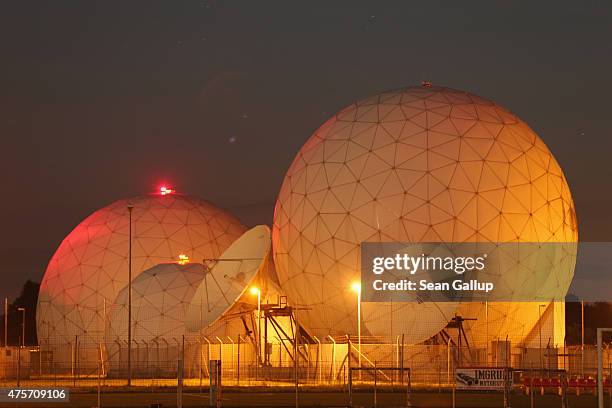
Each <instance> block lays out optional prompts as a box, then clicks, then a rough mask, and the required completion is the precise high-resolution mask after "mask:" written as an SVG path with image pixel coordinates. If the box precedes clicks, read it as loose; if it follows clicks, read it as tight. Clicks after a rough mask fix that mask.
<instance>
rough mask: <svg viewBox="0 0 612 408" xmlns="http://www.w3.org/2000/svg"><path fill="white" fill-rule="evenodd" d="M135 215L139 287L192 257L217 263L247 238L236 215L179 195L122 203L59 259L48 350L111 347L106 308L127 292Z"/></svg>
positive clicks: (44, 316) (68, 242)
mask: <svg viewBox="0 0 612 408" xmlns="http://www.w3.org/2000/svg"><path fill="white" fill-rule="evenodd" d="M128 205H131V206H133V210H132V279H136V278H137V277H138V275H139V274H140V273H141V272H142V271H145V270H147V269H149V268H151V267H153V266H155V265H158V264H161V263H168V262H176V261H177V260H178V258H179V255H184V256H186V257H188V258H190V259H191V260H194V261H195V262H198V261H201V260H202V259H204V258H215V257H218V256H219V255H221V253H222V252H223V251H224V250H225V249H226V248H227V247H228V246H229V245H230V244H231V243H232V242H233V241H234V240H235V239H236V238H237V237H239V236H240V235H241V234H242V233H243V232H244V231H245V227H244V226H243V225H242V224H241V223H240V222H239V221H238V220H237V219H236V218H234V217H233V216H232V215H230V214H229V213H227V212H225V211H223V210H221V209H219V208H216V207H215V206H213V205H212V204H210V203H208V202H206V201H204V200H201V199H199V198H195V197H190V196H184V195H178V194H165V195H162V194H152V195H143V196H138V197H134V198H130V199H127V200H119V201H116V202H114V203H112V204H110V205H109V206H107V207H104V208H102V209H100V210H98V211H96V212H94V213H93V214H91V215H90V216H89V217H87V218H86V219H85V220H83V221H82V222H81V223H80V224H79V225H77V226H76V228H75V229H74V230H72V232H70V234H68V236H67V237H66V238H65V239H64V240H63V241H62V243H61V244H60V246H59V248H58V249H57V251H56V252H55V254H54V255H53V257H52V258H51V260H50V262H49V265H48V267H47V270H46V272H45V275H44V277H43V281H42V283H41V286H40V293H39V298H38V307H37V313H36V320H37V330H38V337H39V341H40V342H41V343H58V344H66V343H67V342H68V341H72V340H73V339H74V338H75V336H78V339H79V340H78V341H79V342H81V343H88V342H90V343H95V344H98V343H99V342H101V341H103V340H104V304H106V305H107V306H110V305H111V304H112V303H113V302H114V300H115V299H116V297H117V295H118V294H119V291H120V290H121V289H123V288H124V287H125V286H126V285H127V280H128V247H129V225H130V224H129V211H128Z"/></svg>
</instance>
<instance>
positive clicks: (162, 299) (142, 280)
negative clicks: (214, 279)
mask: <svg viewBox="0 0 612 408" xmlns="http://www.w3.org/2000/svg"><path fill="white" fill-rule="evenodd" d="M203 278H204V265H202V264H199V263H191V264H187V265H179V264H176V263H166V264H159V265H157V266H154V267H152V268H150V269H147V270H146V271H143V272H142V273H141V274H140V275H138V277H136V278H135V279H134V280H133V281H132V338H133V339H134V340H135V341H137V342H141V341H145V342H149V341H151V340H154V339H165V340H166V341H168V340H170V339H172V338H176V339H180V338H181V336H183V335H184V334H185V331H186V330H185V316H186V311H187V306H188V305H189V303H190V302H191V300H192V298H193V295H194V294H195V292H196V290H197V288H198V286H199V285H200V283H201V282H202V279H203ZM109 312H110V313H109V317H110V318H108V319H107V322H106V336H105V337H106V342H107V343H112V342H114V341H120V342H121V341H123V340H125V339H126V336H127V327H128V287H127V286H126V287H124V288H123V289H122V290H121V291H120V292H119V294H118V295H117V298H116V299H115V301H114V303H113V305H112V306H111V308H110V310H109Z"/></svg>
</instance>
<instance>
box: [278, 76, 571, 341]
mask: <svg viewBox="0 0 612 408" xmlns="http://www.w3.org/2000/svg"><path fill="white" fill-rule="evenodd" d="M575 241H577V221H576V216H575V209H574V204H573V201H572V197H571V194H570V190H569V187H568V185H567V181H566V179H565V177H564V175H563V172H562V170H561V168H560V167H559V164H558V163H557V162H556V161H555V159H554V157H553V155H552V154H551V152H550V151H549V150H548V148H547V147H546V145H545V144H544V143H543V142H542V140H541V139H540V138H539V137H538V136H537V135H536V134H535V133H534V132H533V131H532V130H531V129H530V128H529V126H528V125H527V124H526V123H524V122H523V121H521V120H520V119H519V118H517V117H516V116H515V115H514V114H512V113H511V112H509V111H508V110H506V109H504V108H502V107H500V106H499V105H496V104H495V103H493V102H491V101H489V100H486V99H483V98H481V97H479V96H476V95H472V94H469V93H466V92H462V91H457V90H453V89H449V88H443V87H429V86H427V87H425V86H424V87H411V88H404V89H399V90H395V91H390V92H384V93H381V94H379V95H374V96H372V97H369V98H366V99H364V100H361V101H359V102H357V103H354V104H352V105H350V106H348V107H346V108H345V109H343V110H341V111H340V112H339V113H338V114H336V115H334V116H333V117H332V118H330V119H329V120H328V121H326V122H325V123H324V124H323V125H322V126H321V127H320V128H319V129H318V130H317V131H315V133H314V134H313V135H312V136H311V137H310V138H309V139H308V140H307V141H306V143H305V144H304V146H302V148H301V149H300V151H299V152H298V154H297V156H296V157H295V159H294V161H293V163H292V164H291V166H290V168H289V170H288V171H287V174H286V176H285V179H284V181H283V184H282V187H281V190H280V193H279V196H278V200H277V203H276V207H275V213H274V226H273V249H274V259H275V263H276V270H277V273H278V277H279V280H280V284H281V287H282V289H283V290H284V291H285V293H286V294H287V296H288V298H289V300H290V301H292V302H293V303H294V304H298V305H301V306H305V307H307V310H306V311H304V312H303V313H301V319H302V322H304V323H305V324H306V325H307V326H309V327H310V328H311V329H312V330H313V331H314V332H315V333H318V334H321V335H325V334H330V333H331V334H344V333H352V334H354V333H356V332H357V330H356V328H357V316H356V315H357V308H356V306H355V303H356V300H355V294H354V293H352V292H351V291H350V289H349V288H350V286H351V283H352V282H353V281H355V280H359V274H360V272H359V271H360V267H359V244H360V243H361V242H493V243H495V242H575ZM573 255H574V256H575V253H574V254H573ZM573 261H574V258H572V254H571V253H569V254H566V256H562V257H560V258H559V259H557V260H556V261H555V264H554V265H551V269H550V276H551V278H550V279H548V280H547V284H549V285H560V286H562V285H569V282H570V281H571V278H572V276H573V266H574V263H573ZM522 278H525V279H527V277H522ZM520 283H526V281H523V282H520ZM438 305H441V304H438ZM363 306H364V311H363V320H364V324H365V328H366V329H368V330H369V332H370V334H375V335H384V334H389V335H395V334H398V333H411V334H412V338H411V341H413V342H417V341H420V340H425V339H426V338H427V337H429V336H431V335H433V334H435V333H437V332H438V331H439V330H440V329H442V328H443V327H444V325H445V324H446V322H447V321H448V320H449V319H450V317H452V313H453V311H454V310H453V309H452V308H451V307H450V306H449V305H446V306H445V305H442V309H438V310H437V311H436V309H437V308H431V310H423V309H422V308H421V307H420V306H419V305H417V304H410V303H404V304H394V305H391V304H376V303H365V304H364V305H363ZM459 312H460V313H462V314H464V315H465V314H468V315H470V316H469V317H472V316H473V317H476V318H477V319H478V320H477V322H476V323H470V324H471V327H469V328H468V329H471V332H472V335H473V336H474V337H478V338H479V339H480V338H482V334H483V333H484V332H485V328H484V321H485V318H484V305H482V304H468V305H465V306H464V305H462V306H460V307H459ZM487 314H488V316H487V319H486V320H487V322H486V325H487V327H486V331H487V336H488V338H489V339H490V338H497V337H501V338H502V339H504V338H505V336H506V335H508V336H509V339H511V340H512V341H520V340H521V339H524V338H525V337H526V336H527V335H528V334H529V332H530V331H531V330H532V329H533V327H534V325H535V323H536V322H537V320H538V305H537V304H533V303H513V302H499V303H495V304H492V305H490V306H489V307H488V310H487ZM302 315H303V316H302ZM487 340H488V339H487Z"/></svg>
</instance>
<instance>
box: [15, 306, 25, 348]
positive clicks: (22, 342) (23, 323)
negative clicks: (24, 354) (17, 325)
mask: <svg viewBox="0 0 612 408" xmlns="http://www.w3.org/2000/svg"><path fill="white" fill-rule="evenodd" d="M17 310H18V311H20V312H21V347H22V348H24V347H25V311H26V310H25V307H18V308H17Z"/></svg>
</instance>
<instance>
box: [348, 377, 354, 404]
mask: <svg viewBox="0 0 612 408" xmlns="http://www.w3.org/2000/svg"><path fill="white" fill-rule="evenodd" d="M348 398H349V400H348V406H349V407H351V408H352V407H353V370H351V368H350V367H349V369H348Z"/></svg>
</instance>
